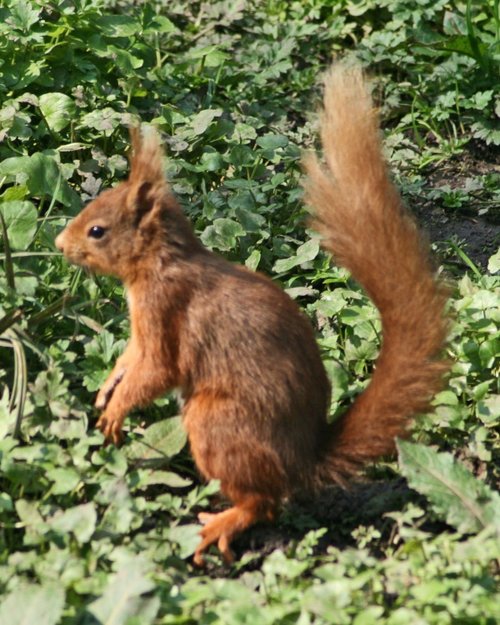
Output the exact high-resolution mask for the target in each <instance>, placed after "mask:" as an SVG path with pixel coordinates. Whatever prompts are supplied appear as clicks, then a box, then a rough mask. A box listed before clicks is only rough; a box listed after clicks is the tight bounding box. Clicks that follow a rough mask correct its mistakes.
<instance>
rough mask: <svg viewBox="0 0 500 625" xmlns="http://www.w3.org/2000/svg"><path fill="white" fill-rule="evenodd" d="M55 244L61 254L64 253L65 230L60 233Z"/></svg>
mask: <svg viewBox="0 0 500 625" xmlns="http://www.w3.org/2000/svg"><path fill="white" fill-rule="evenodd" d="M54 242H55V244H56V247H57V249H58V250H59V251H60V252H64V230H63V232H60V233H59V234H58V235H57V237H56V240H55V241H54Z"/></svg>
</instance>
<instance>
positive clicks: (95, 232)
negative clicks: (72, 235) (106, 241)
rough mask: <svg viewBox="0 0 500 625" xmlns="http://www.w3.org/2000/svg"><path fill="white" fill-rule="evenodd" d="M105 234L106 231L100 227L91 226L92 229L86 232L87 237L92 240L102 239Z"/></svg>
mask: <svg viewBox="0 0 500 625" xmlns="http://www.w3.org/2000/svg"><path fill="white" fill-rule="evenodd" d="M105 232H106V229H105V228H103V227H102V226H92V228H90V230H89V231H88V233H87V235H88V236H89V237H92V238H93V239H102V237H103V236H104V233H105Z"/></svg>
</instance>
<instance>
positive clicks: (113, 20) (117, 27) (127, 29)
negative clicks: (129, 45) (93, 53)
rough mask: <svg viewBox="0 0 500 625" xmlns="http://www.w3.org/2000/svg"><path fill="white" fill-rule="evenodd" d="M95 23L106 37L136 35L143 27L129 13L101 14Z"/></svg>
mask: <svg viewBox="0 0 500 625" xmlns="http://www.w3.org/2000/svg"><path fill="white" fill-rule="evenodd" d="M95 25H96V27H97V28H98V29H99V30H100V31H101V32H102V34H104V35H106V37H134V36H135V35H137V33H138V32H139V31H140V28H141V27H140V25H139V24H138V22H137V20H136V19H135V18H133V17H130V16H128V15H101V16H100V17H98V18H97V19H96V20H95Z"/></svg>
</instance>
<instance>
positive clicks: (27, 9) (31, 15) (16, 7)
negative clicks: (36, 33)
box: [10, 0, 41, 33]
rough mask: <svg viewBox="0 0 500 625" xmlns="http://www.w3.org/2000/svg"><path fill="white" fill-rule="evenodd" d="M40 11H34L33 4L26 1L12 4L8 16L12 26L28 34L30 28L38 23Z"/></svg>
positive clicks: (22, 0) (20, 0)
mask: <svg viewBox="0 0 500 625" xmlns="http://www.w3.org/2000/svg"><path fill="white" fill-rule="evenodd" d="M40 10H41V9H38V10H35V9H34V8H33V4H32V3H31V2H27V0H18V1H17V2H12V3H11V14H10V20H11V24H12V26H13V27H14V28H17V29H19V30H21V31H23V32H25V33H27V32H29V30H30V28H31V27H32V26H33V25H34V24H36V23H37V22H38V19H39V18H38V16H39V14H40Z"/></svg>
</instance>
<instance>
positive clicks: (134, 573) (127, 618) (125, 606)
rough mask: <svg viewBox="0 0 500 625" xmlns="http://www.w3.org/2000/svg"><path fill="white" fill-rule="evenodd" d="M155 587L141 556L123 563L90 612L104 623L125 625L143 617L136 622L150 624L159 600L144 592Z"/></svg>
mask: <svg viewBox="0 0 500 625" xmlns="http://www.w3.org/2000/svg"><path fill="white" fill-rule="evenodd" d="M154 587H155V585H154V583H153V582H152V580H151V579H150V578H149V577H148V576H147V564H144V561H143V560H142V559H141V558H139V557H137V558H135V559H128V560H127V561H125V562H124V563H122V565H121V568H120V570H119V571H118V573H117V574H116V575H115V576H114V577H113V579H112V580H111V582H110V583H109V584H108V585H107V586H106V587H105V588H104V590H103V592H102V595H101V596H100V597H99V599H97V600H96V601H94V602H93V603H91V604H90V605H89V607H88V611H89V612H90V613H91V614H93V615H94V616H95V618H96V619H97V620H98V621H99V623H103V624H105V625H125V624H126V623H129V622H131V619H132V618H133V617H136V618H140V621H136V622H140V623H141V625H148V623H152V622H153V619H154V618H155V616H156V612H157V611H158V608H159V600H158V599H157V598H154V597H153V598H152V599H149V598H143V597H141V595H144V594H145V593H149V592H151V591H152V590H153V589H154ZM154 599H156V600H154Z"/></svg>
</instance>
